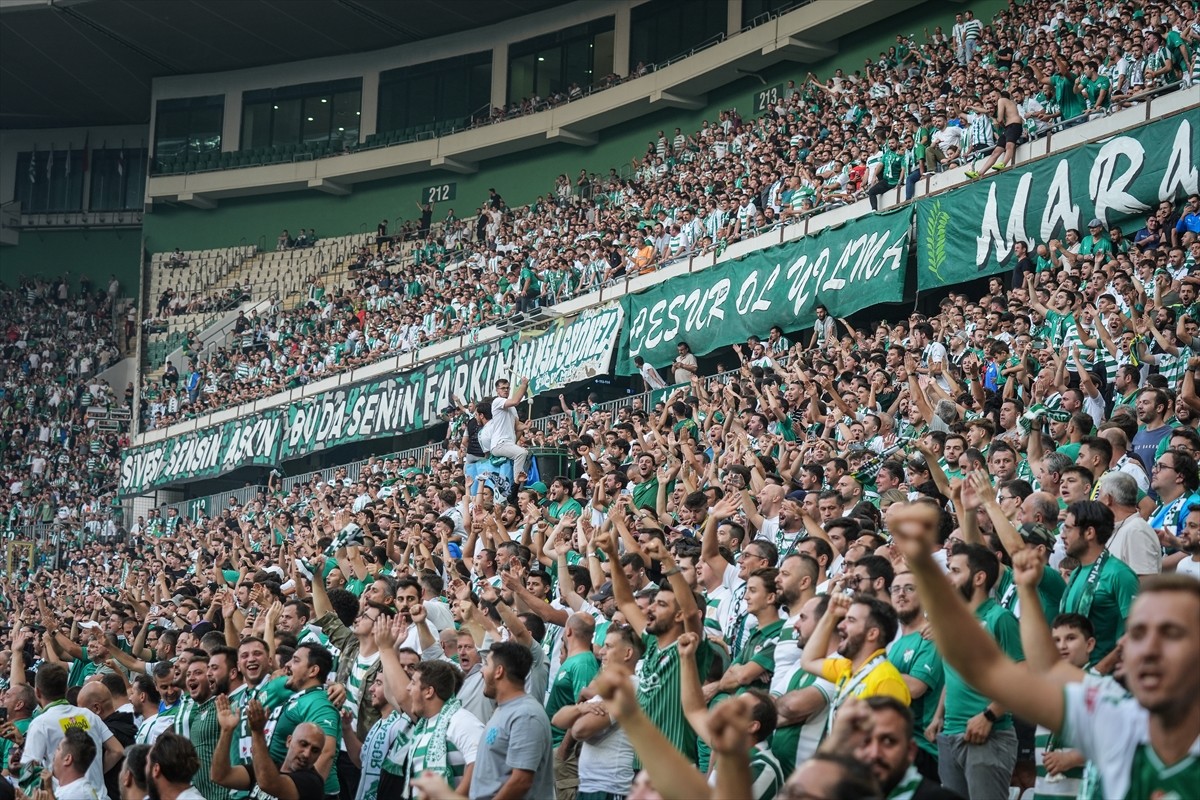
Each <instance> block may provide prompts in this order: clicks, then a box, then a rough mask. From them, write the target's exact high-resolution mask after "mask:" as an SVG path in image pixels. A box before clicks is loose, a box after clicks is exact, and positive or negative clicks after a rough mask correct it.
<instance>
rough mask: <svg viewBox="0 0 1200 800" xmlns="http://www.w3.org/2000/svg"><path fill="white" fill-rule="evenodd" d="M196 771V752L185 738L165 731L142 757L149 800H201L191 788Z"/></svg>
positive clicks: (197, 761) (198, 764)
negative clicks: (143, 757) (144, 757)
mask: <svg viewBox="0 0 1200 800" xmlns="http://www.w3.org/2000/svg"><path fill="white" fill-rule="evenodd" d="M199 768H200V759H199V757H198V756H197V755H196V748H195V747H193V746H192V743H191V742H189V741H188V740H187V737H185V736H180V735H179V734H177V733H173V732H171V731H167V732H166V733H164V734H163V735H162V736H160V737H158V741H156V742H155V743H154V746H153V747H151V748H150V752H149V753H148V754H147V755H146V790H147V793H148V795H149V797H150V800H203V798H204V796H203V795H202V794H200V792H198V791H197V790H196V788H195V787H194V786H192V777H193V776H194V775H196V770H198V769H199Z"/></svg>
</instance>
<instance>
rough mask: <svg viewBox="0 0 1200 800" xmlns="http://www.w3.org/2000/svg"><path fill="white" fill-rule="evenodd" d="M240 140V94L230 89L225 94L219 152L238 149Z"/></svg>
mask: <svg viewBox="0 0 1200 800" xmlns="http://www.w3.org/2000/svg"><path fill="white" fill-rule="evenodd" d="M241 138H242V93H241V91H240V90H238V89H232V90H230V91H228V92H226V93H225V116H224V118H223V119H222V121H221V152H222V153H232V152H234V151H236V150H237V149H238V146H239V145H240V140H241Z"/></svg>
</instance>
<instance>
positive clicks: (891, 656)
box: [888, 631, 946, 757]
mask: <svg viewBox="0 0 1200 800" xmlns="http://www.w3.org/2000/svg"><path fill="white" fill-rule="evenodd" d="M888 661H891V662H892V665H893V666H894V667H895V668H896V669H897V670H899V671H900V674H901V675H908V676H909V677H912V678H916V679H917V680H919V681H920V682H921V683H923V684H925V685H926V686H928V687H929V689H928V690H926V692H925V693H924V694H923V695H921V696H920V697H915V698H913V701H912V705H911V706H910V707H909V708H910V709H911V710H912V714H913V720H914V725H913V727H914V728H915V730H914V732H913V733H914V737H915V738H916V740H917V747H919V748H921V749H922V750H924V751H926V752H927V753H929V754H930V755H932V756H935V757H936V756H937V745H936V744H933V743H931V742H930V741H929V740H928V739H926V738H925V736H924V731H925V729H926V728H928V727H929V725H930V723H932V722H933V715H934V714H935V713H937V706H938V700H939V699H940V698H941V696H942V686H943V685H944V684H945V682H946V675H945V672H944V670H943V669H942V656H941V653H939V652H938V650H937V646H935V645H934V643H933V642H932V641H930V640H928V639H926V638H925V637H923V636H922V635H921V632H920V631H913V632H912V633H908V634H905V635H904V636H901V637H900V638H899V639H897V640H896V641H894V642H893V643H892V646H891V647H889V648H888Z"/></svg>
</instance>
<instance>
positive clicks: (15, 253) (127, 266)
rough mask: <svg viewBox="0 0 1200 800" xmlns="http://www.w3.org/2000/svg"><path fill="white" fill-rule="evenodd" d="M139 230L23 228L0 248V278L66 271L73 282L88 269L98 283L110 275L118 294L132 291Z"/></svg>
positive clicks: (10, 282)
mask: <svg viewBox="0 0 1200 800" xmlns="http://www.w3.org/2000/svg"><path fill="white" fill-rule="evenodd" d="M141 252H142V232H141V231H140V230H136V229H123V230H111V229H109V230H87V231H81V230H70V231H52V230H38V231H22V232H21V238H20V241H19V242H18V243H17V244H16V246H12V247H2V248H0V283H2V284H4V285H5V286H9V287H11V286H16V285H17V284H18V283H19V282H20V280H21V278H23V277H27V276H34V277H39V278H56V277H59V276H61V275H63V274H66V273H70V275H71V282H72V284H77V283H78V280H79V277H80V276H81V275H87V276H88V277H89V278H91V280H92V283H93V284H95V285H96V286H99V287H101V288H104V287H107V286H108V281H109V276H110V275H116V276H117V280H119V281H120V282H121V294H120V296H122V297H136V296H137V292H138V275H139V274H140V273H141Z"/></svg>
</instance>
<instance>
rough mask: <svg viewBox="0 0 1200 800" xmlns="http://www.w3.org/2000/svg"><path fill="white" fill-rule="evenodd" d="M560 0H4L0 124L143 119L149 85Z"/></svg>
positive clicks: (394, 40) (359, 45) (0, 9)
mask: <svg viewBox="0 0 1200 800" xmlns="http://www.w3.org/2000/svg"><path fill="white" fill-rule="evenodd" d="M559 5H562V0H399V1H398V0H0V54H2V55H0V86H3V92H0V128H55V127H73V126H81V125H121V124H135V123H145V122H147V121H148V120H149V118H150V84H151V81H152V80H153V79H154V78H158V77H164V76H169V75H190V74H199V73H209V72H219V71H225V70H238V69H245V68H249V67H259V66H264V65H268V64H279V63H285V62H290V61H298V60H302V59H309V58H319V57H323V56H335V55H343V54H347V53H361V52H364V51H369V50H377V49H381V48H385V47H393V46H396V45H403V44H409V43H412V42H418V41H422V40H425V39H431V38H434V37H438V36H446V35H452V34H456V33H460V32H463V31H467V30H471V29H474V28H479V27H482V26H485V25H492V24H495V23H498V22H503V21H505V20H508V19H513V18H516V17H520V16H524V15H526V14H533V13H537V12H540V11H545V10H547V9H549V8H552V7H555V6H559Z"/></svg>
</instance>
